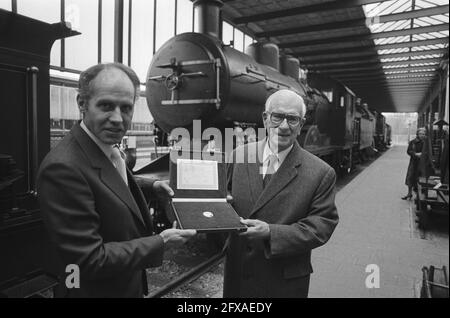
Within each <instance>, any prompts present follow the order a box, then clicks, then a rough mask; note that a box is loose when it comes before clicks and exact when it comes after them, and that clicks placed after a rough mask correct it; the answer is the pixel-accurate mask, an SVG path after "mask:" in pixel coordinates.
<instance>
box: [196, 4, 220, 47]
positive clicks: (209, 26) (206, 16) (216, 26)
mask: <svg viewBox="0 0 450 318" xmlns="http://www.w3.org/2000/svg"><path fill="white" fill-rule="evenodd" d="M222 6H223V3H222V1H220V0H196V1H194V10H195V11H194V12H195V21H196V25H197V30H196V32H198V33H202V34H207V35H210V36H214V37H216V38H219V39H220V38H221V36H220V29H221V28H220V8H221V7H222Z"/></svg>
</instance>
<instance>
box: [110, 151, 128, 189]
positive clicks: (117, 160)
mask: <svg viewBox="0 0 450 318" xmlns="http://www.w3.org/2000/svg"><path fill="white" fill-rule="evenodd" d="M111 160H112V162H113V164H114V166H115V167H116V169H117V171H118V172H119V174H120V176H121V177H122V179H123V181H125V183H126V184H127V185H128V178H127V168H126V166H125V160H124V159H123V157H122V154H121V152H120V150H119V147H118V146H117V145H115V146H114V147H113V148H112V153H111Z"/></svg>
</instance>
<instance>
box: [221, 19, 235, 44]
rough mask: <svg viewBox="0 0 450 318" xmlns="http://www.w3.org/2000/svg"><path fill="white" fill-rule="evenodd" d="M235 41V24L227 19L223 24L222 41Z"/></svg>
mask: <svg viewBox="0 0 450 318" xmlns="http://www.w3.org/2000/svg"><path fill="white" fill-rule="evenodd" d="M231 41H233V26H232V25H231V24H229V23H227V22H225V21H223V24H222V42H223V43H224V44H226V45H228V44H230V42H231Z"/></svg>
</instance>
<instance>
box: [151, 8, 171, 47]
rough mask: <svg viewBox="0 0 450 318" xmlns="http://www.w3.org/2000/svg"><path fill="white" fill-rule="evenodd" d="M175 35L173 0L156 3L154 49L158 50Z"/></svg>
mask: <svg viewBox="0 0 450 318" xmlns="http://www.w3.org/2000/svg"><path fill="white" fill-rule="evenodd" d="M174 34H175V0H157V1H156V45H155V46H156V47H155V49H156V50H158V49H159V48H160V47H161V45H163V44H164V43H165V42H166V41H167V40H168V39H170V38H171V37H173V36H174Z"/></svg>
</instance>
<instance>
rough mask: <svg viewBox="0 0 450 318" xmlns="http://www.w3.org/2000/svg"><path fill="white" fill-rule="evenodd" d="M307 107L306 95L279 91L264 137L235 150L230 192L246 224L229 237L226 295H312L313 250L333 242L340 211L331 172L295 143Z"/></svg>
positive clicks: (272, 100) (273, 97)
mask: <svg viewBox="0 0 450 318" xmlns="http://www.w3.org/2000/svg"><path fill="white" fill-rule="evenodd" d="M305 112H306V107H305V103H304V101H303V98H302V97H301V96H299V95H298V94H296V93H294V92H292V91H289V90H280V91H277V92H276V93H274V94H272V95H271V96H270V97H269V98H268V99H267V101H266V105H265V112H264V113H263V120H264V126H265V128H266V131H267V138H266V139H265V140H261V141H259V142H257V143H256V145H255V144H247V145H244V146H242V147H238V148H237V149H236V150H235V151H234V153H233V157H232V158H234V161H233V162H234V163H233V164H231V165H230V171H229V176H230V178H229V189H230V191H231V195H232V197H233V205H234V208H235V209H236V211H237V212H238V214H239V215H240V216H241V217H242V218H243V219H242V221H241V222H242V223H243V224H246V225H247V226H248V228H247V231H246V232H244V233H242V234H240V235H239V236H234V237H233V238H232V240H231V242H230V245H229V249H228V254H227V260H226V265H225V277H224V296H225V297H267V298H272V297H290V298H291V297H307V296H308V290H309V281H310V274H311V273H312V266H311V250H312V249H314V248H316V247H319V246H321V245H323V244H325V243H326V242H327V241H328V240H329V238H330V237H331V234H332V233H333V231H334V229H335V227H336V225H337V223H338V214H337V210H336V206H335V203H334V199H335V189H334V186H335V180H336V175H335V172H334V170H333V169H332V168H331V167H330V166H329V165H328V164H326V163H325V162H324V161H322V160H321V159H319V158H318V157H316V156H314V155H312V154H311V153H309V152H307V151H305V150H304V149H302V148H301V147H300V145H299V144H298V142H297V137H298V136H299V134H300V132H301V129H302V126H303V124H304V116H305ZM237 158H245V159H244V162H236V160H235V159H237Z"/></svg>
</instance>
